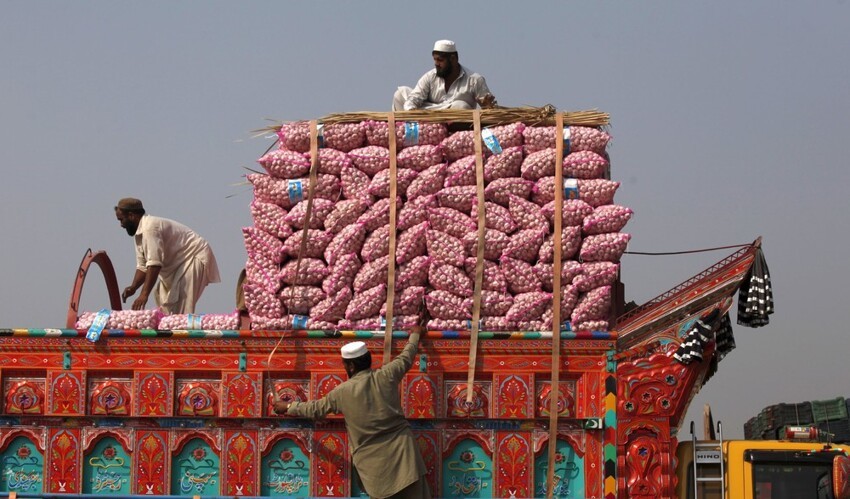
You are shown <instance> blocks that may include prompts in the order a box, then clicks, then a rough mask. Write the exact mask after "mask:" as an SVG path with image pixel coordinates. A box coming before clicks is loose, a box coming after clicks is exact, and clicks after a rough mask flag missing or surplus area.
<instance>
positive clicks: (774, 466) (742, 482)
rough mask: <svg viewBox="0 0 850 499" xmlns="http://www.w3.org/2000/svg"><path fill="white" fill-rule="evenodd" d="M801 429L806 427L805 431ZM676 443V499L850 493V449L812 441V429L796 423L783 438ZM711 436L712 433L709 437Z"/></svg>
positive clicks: (719, 430)
mask: <svg viewBox="0 0 850 499" xmlns="http://www.w3.org/2000/svg"><path fill="white" fill-rule="evenodd" d="M804 429H805V431H804ZM691 435H692V440H691V441H685V442H681V443H680V444H679V446H678V448H677V450H676V457H677V459H678V462H679V464H678V472H677V477H678V480H679V483H678V486H677V493H678V497H681V498H706V499H709V498H710V499H720V498H725V497H729V498H771V499H785V498H787V499H791V498H797V497H816V498H842V497H848V495H850V489H848V483H847V474H848V472H850V457H848V453H850V447H848V446H847V445H842V444H832V443H829V442H828V441H827V442H820V441H818V440H817V431H816V429H815V428H813V427H796V428H795V429H794V430H793V431H789V434H788V438H784V439H782V440H727V441H724V440H723V438H722V435H723V431H722V425H721V424H720V423H719V422H718V424H717V435H719V436H720V438H719V439H714V438H712V439H711V440H697V439H696V436H695V435H694V433H693V423H691ZM712 437H713V435H712Z"/></svg>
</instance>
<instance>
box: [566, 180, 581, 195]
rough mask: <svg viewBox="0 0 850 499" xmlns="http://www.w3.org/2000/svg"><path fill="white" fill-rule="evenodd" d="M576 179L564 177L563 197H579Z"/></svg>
mask: <svg viewBox="0 0 850 499" xmlns="http://www.w3.org/2000/svg"><path fill="white" fill-rule="evenodd" d="M579 198H580V196H579V192H578V180H577V179H574V178H565V179H564V199H579Z"/></svg>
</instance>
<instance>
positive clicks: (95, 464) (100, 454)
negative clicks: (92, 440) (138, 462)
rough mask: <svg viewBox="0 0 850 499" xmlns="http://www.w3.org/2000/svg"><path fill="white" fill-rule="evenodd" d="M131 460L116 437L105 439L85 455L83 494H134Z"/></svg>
mask: <svg viewBox="0 0 850 499" xmlns="http://www.w3.org/2000/svg"><path fill="white" fill-rule="evenodd" d="M132 485H133V481H132V467H131V458H130V455H129V454H128V453H127V451H126V449H124V447H123V446H122V445H121V443H120V442H119V441H118V440H117V439H115V438H114V437H110V436H107V437H103V438H102V439H100V440H99V441H98V442H97V443H96V444H95V445H94V446H93V447H92V448H91V450H89V451H88V453H86V455H85V461H84V463H83V493H84V494H97V495H128V494H132Z"/></svg>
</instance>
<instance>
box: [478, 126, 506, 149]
mask: <svg viewBox="0 0 850 499" xmlns="http://www.w3.org/2000/svg"><path fill="white" fill-rule="evenodd" d="M481 140H483V141H484V145H485V146H487V149H490V152H492V153H493V154H501V153H502V145H501V144H499V139H498V138H497V137H496V136H495V135H494V134H493V130H490V129H489V128H485V129H484V130H481Z"/></svg>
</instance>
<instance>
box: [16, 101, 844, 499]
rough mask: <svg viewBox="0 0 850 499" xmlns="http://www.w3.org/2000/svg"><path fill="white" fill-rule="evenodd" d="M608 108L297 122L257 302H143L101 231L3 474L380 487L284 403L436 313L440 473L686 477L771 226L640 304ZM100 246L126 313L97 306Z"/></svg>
mask: <svg viewBox="0 0 850 499" xmlns="http://www.w3.org/2000/svg"><path fill="white" fill-rule="evenodd" d="M607 125H608V116H607V114H605V113H601V112H597V111H581V112H559V111H557V110H555V109H554V108H552V107H550V106H547V107H544V108H507V109H506V108H499V109H487V110H474V111H407V112H398V113H350V114H340V115H331V116H327V117H324V118H322V119H321V120H313V121H308V122H286V123H281V124H279V125H276V126H274V127H272V129H271V130H272V131H273V132H274V133H275V134H276V135H277V137H278V140H277V141H276V142H275V143H274V144H272V145H271V146H269V148H268V150H266V152H265V153H264V154H262V157H261V158H260V159H259V163H260V165H261V166H262V168H263V170H264V171H260V170H258V171H256V172H252V173H250V174H248V175H247V176H246V177H247V180H248V182H250V184H251V185H252V186H253V192H254V200H253V202H252V204H251V216H252V220H253V222H254V224H253V225H252V226H250V227H245V228H244V229H243V231H242V236H243V238H244V241H245V248H246V254H247V257H246V262H245V269H244V272H243V273H242V275H241V276H240V280H239V284H238V285H237V308H238V312H236V313H234V314H204V315H202V314H198V315H166V316H163V314H162V313H161V312H159V311H156V310H148V311H125V310H121V308H122V305H121V300H120V296H119V291H118V285H117V280H116V278H115V272H114V269H113V268H112V264H111V263H110V260H109V258H108V256H107V255H106V254H105V253H104V252H102V251H95V252H92V251H91V250H89V251H88V252H86V253H85V255H84V257H83V261H82V263H81V265H80V268H79V270H78V272H77V274H76V280H75V282H74V285H73V288H72V293H71V299H70V304H69V310H68V316H67V321H66V324H65V325H64V328H55V329H0V387H2V392H0V394H1V395H2V396H0V402H2V404H0V461H2V470H0V491H3V492H5V493H10V494H15V495H16V496H18V497H27V496H44V495H52V494H61V495H77V496H85V495H118V496H122V497H126V496H132V495H140V496H141V495H159V496H165V495H172V496H203V497H213V496H287V497H308V496H310V497H331V496H360V495H362V490H361V487H360V485H359V482H358V479H357V476H356V471H355V470H354V469H353V467H352V466H351V461H350V457H349V450H348V438H347V435H346V432H345V421H344V419H343V418H342V417H341V416H333V415H332V416H330V417H328V418H327V419H324V420H317V421H310V420H301V419H295V418H290V417H280V416H277V415H275V414H274V411H273V410H272V403H273V402H274V401H275V400H277V399H287V400H310V399H316V398H319V397H322V396H323V395H324V394H326V393H328V392H329V391H330V390H331V389H333V388H334V387H335V386H337V385H338V384H340V383H342V382H344V381H345V373H344V370H343V367H342V363H341V359H340V357H339V348H340V347H341V346H342V345H343V344H345V343H346V342H348V341H351V340H352V339H358V340H363V341H365V342H366V343H367V345H368V347H369V349H370V350H371V351H372V352H373V359H374V367H379V366H380V365H381V364H383V363H384V362H387V361H388V359H389V358H391V357H392V356H394V355H395V354H397V353H398V352H399V351H400V349H401V347H402V346H403V344H404V343H405V339H406V337H407V335H408V333H409V330H410V328H412V327H421V326H424V327H426V328H427V332H426V333H425V335H424V337H423V340H422V343H421V346H420V351H419V356H418V359H417V362H416V363H415V365H414V367H413V368H412V369H411V370H410V372H409V373H407V375H406V377H405V379H404V381H403V383H402V386H401V390H402V393H401V396H402V401H403V409H404V411H405V414H406V416H407V417H408V419H409V421H410V423H411V425H412V427H413V431H414V434H415V435H416V437H417V440H418V442H419V445H420V450H421V452H422V455H423V458H424V459H425V462H426V464H427V469H428V473H427V481H428V483H429V486H430V488H431V491H432V494H433V495H434V496H435V497H538V496H539V497H544V496H557V497H599V498H601V497H606V498H608V497H647V498H648V497H653V498H654V497H676V496H677V495H679V494H682V492H677V490H678V489H677V486H680V485H681V483H682V480H683V479H682V478H680V477H679V475H677V468H678V467H679V464H678V463H679V460H680V459H681V458H678V459H677V457H676V449H677V445H678V439H677V435H678V431H679V428H680V427H681V426H682V423H683V421H682V420H683V418H684V415H685V413H686V411H687V408H688V405H689V402H690V400H691V399H692V397H693V396H694V394H695V393H696V392H697V391H698V390H699V388H700V387H701V386H702V385H703V384H704V383H705V382H706V381H707V380H708V379H709V378H710V376H711V375H712V373H713V372H714V371H715V370H716V369H717V368H718V363H719V361H720V360H721V359H722V357H723V356H724V355H725V354H726V353H728V352H729V351H730V350H731V349H732V348H734V340H733V336H732V326H731V323H732V321H731V319H730V309H731V308H732V306H733V303H734V298H735V296H736V295H737V300H738V307H737V322H738V324H742V325H748V326H761V325H765V324H766V323H767V321H768V315H769V314H770V312H772V298H771V296H770V288H769V275H768V272H767V266H766V263H765V262H764V258H763V253H762V250H761V240H760V239H756V240H755V241H754V242H753V243H752V244H748V245H744V246H742V247H740V248H738V249H737V250H736V251H735V252H734V253H732V254H731V255H729V256H728V257H726V258H723V259H722V260H720V261H719V262H717V263H716V264H715V265H713V266H711V267H709V268H708V269H706V270H704V271H703V272H700V273H699V274H697V275H695V276H694V277H692V278H690V279H688V280H686V281H684V282H682V283H681V284H679V285H677V286H675V287H673V288H672V289H671V290H669V291H667V292H665V293H662V294H660V295H659V296H657V297H656V298H654V299H652V300H650V301H648V302H647V303H645V304H642V305H640V306H636V305H630V306H628V307H627V306H626V303H625V302H626V300H625V288H624V286H623V283H622V282H621V280H620V259H621V256H622V255H623V253H624V252H625V251H626V245H627V243H628V240H629V235H628V234H627V233H625V232H623V231H622V230H623V229H624V227H625V225H626V223H627V222H628V220H629V218H630V217H631V216H632V210H631V209H629V208H627V207H624V206H621V205H617V204H615V203H614V195H615V193H616V191H617V189H618V187H619V183H617V182H616V181H615V180H613V179H612V176H611V168H610V163H609V158H608V155H607V153H606V147H607V143H608V140H609V136H608V134H607V132H606V127H607ZM93 264H94V265H95V266H97V267H98V268H99V269H100V270H101V271H102V274H103V276H104V278H105V281H106V289H107V292H108V295H109V296H108V301H109V304H108V306H104V310H102V311H100V312H96V311H82V310H79V303H80V298H81V296H82V291H83V285H84V283H85V280H86V278H87V276H88V275H89V271H90V270H91V269H92V265H93ZM104 305H106V303H105V302H104ZM821 456H822V457H823V456H826V454H822V455H821ZM842 456H843V457H844V458H846V455H845V454H843V453H842V452H841V451H840V449H839V451H837V452H835V456H833V457H834V471H833V473H832V474H830V476H829V479H830V483H829V485H831V486H832V487H831V490H832V491H833V492H831V493H833V494H835V497H839V496H840V494H846V490H847V486H846V484H847V477H846V470H847V464H846V463H847V461H846V459H845V460H842ZM694 462H697V461H694ZM842 466H843V467H842ZM842 470H843V473H844V474H843V475H842V474H841V473H842ZM721 476H722V473H721ZM842 491H843V492H842ZM730 497H732V496H730ZM840 497H844V496H840Z"/></svg>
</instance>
